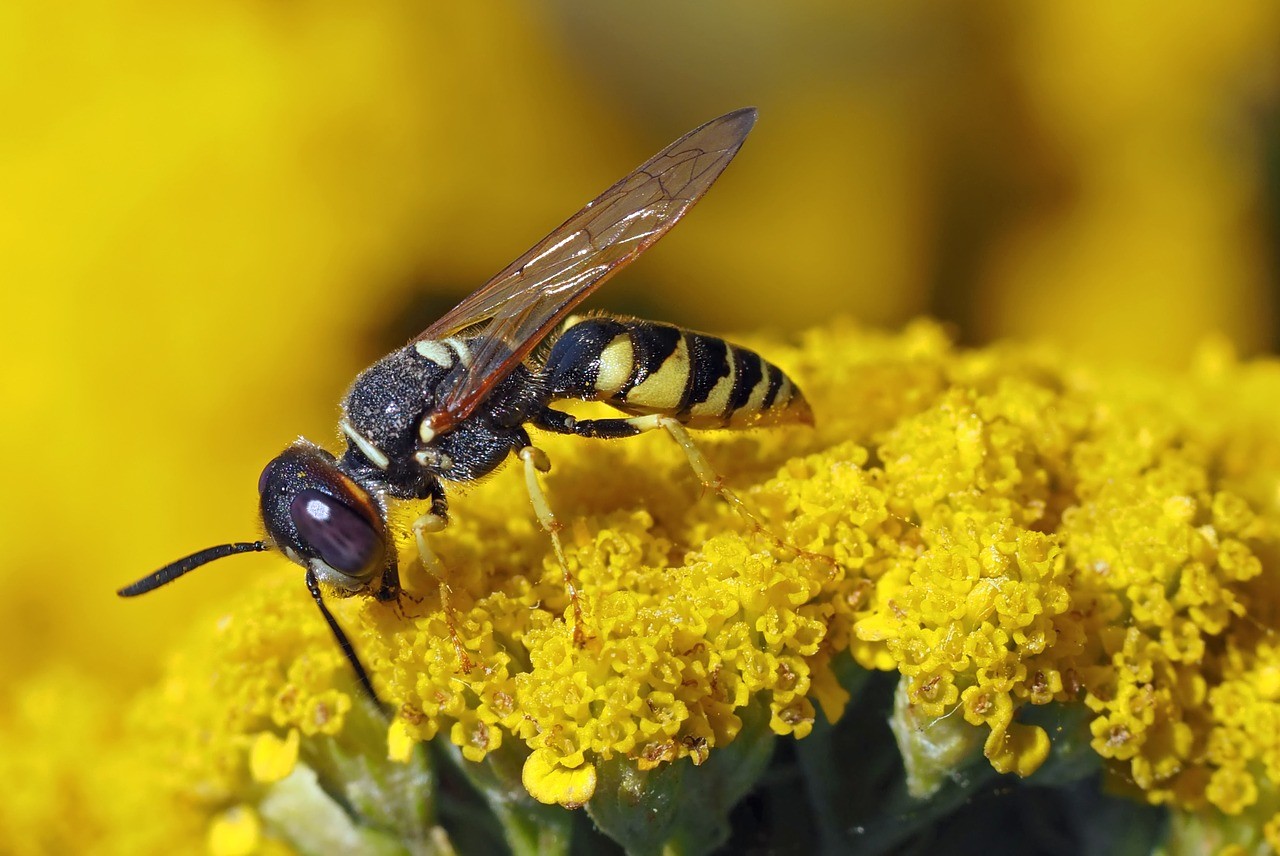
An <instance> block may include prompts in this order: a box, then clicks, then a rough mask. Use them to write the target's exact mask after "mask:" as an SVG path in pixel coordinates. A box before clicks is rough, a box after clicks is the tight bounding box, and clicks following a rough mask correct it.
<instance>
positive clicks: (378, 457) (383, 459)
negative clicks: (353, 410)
mask: <svg viewBox="0 0 1280 856" xmlns="http://www.w3.org/2000/svg"><path fill="white" fill-rule="evenodd" d="M338 427H339V428H341V429H342V433H343V434H346V435H347V436H348V437H349V438H351V442H352V443H355V444H356V448H357V449H359V450H360V452H361V453H362V454H363V455H364V456H365V457H366V458H368V459H369V463H371V464H373V465H374V466H375V467H377V468H378V469H380V470H385V469H386V468H387V467H388V466H390V465H391V460H390V459H389V458H388V457H387V456H386V455H385V454H384V453H383V451H382V450H381V449H379V448H378V447H377V446H375V445H373V444H372V443H370V442H369V441H368V440H367V439H366V438H365V437H364V435H363V434H361V433H360V432H359V431H357V430H356V429H354V428H352V427H351V423H350V422H348V421H347V420H345V419H343V420H342V421H341V422H339V423H338Z"/></svg>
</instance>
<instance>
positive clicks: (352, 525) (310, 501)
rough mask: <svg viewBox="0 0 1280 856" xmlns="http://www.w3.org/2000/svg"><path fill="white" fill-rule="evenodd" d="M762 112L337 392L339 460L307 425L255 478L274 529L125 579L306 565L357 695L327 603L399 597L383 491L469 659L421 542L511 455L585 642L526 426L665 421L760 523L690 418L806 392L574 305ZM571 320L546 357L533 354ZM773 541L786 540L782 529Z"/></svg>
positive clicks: (743, 414)
mask: <svg viewBox="0 0 1280 856" xmlns="http://www.w3.org/2000/svg"><path fill="white" fill-rule="evenodd" d="M754 122H755V111H754V110H750V109H744V110H735V111H734V112H732V113H727V114H725V115H724V116H721V117H719V118H718V119H713V120H712V121H710V122H708V123H706V124H705V125H702V126H701V127H699V128H696V129H694V130H693V131H690V132H689V133H688V134H685V135H684V136H683V137H681V138H680V139H678V140H676V141H675V142H674V143H672V144H671V145H669V146H667V147H666V148H665V149H663V150H662V151H660V152H658V154H656V155H654V156H653V157H652V158H650V159H649V160H647V161H646V162H645V163H643V164H641V165H640V166H639V167H637V168H636V169H635V170H633V171H632V172H631V173H630V174H629V175H628V176H627V177H625V178H624V179H623V180H621V181H619V182H618V183H616V184H615V185H613V186H612V187H611V188H609V189H608V190H606V191H605V192H604V193H603V194H601V195H600V196H599V197H597V198H596V199H595V200H594V201H593V202H590V203H588V204H587V206H586V207H584V208H583V209H582V210H581V211H579V212H578V213H577V214H575V215H573V216H572V217H570V218H569V219H568V220H566V221H565V222H564V223H563V224H562V225H561V226H560V227H559V228H557V229H556V230H555V231H553V232H552V233H551V234H550V235H548V236H547V237H545V238H543V239H542V240H541V241H539V242H538V243H537V244H535V245H534V246H533V247H531V248H530V249H529V250H528V251H527V252H526V253H525V254H524V255H522V256H520V257H519V258H518V259H516V260H515V261H514V262H512V263H511V264H510V265H508V266H507V267H506V268H505V269H504V270H503V271H502V272H500V273H499V274H497V275H496V276H495V277H493V278H492V279H491V280H489V282H487V283H486V284H485V285H483V286H482V287H481V288H479V289H478V290H477V291H475V292H474V293H473V294H471V295H470V296H469V297H467V298H465V299H464V300H462V302H460V303H459V304H458V305H457V306H455V307H454V308H453V309H451V310H450V311H449V312H447V313H445V315H444V316H442V317H441V318H440V319H438V320H437V321H436V322H435V323H433V324H432V325H431V326H430V327H428V328H427V329H426V330H424V331H423V332H422V333H421V334H420V335H419V336H418V337H417V338H416V339H414V340H413V341H412V342H410V343H409V344H408V345H406V346H405V347H403V348H401V349H399V350H397V351H395V352H394V353H392V354H390V355H388V356H386V357H384V358H383V359H381V360H379V361H378V362H377V363H374V364H373V365H372V366H370V367H369V368H368V369H366V370H365V371H364V372H362V373H361V374H360V376H359V377H357V378H356V380H355V382H354V383H353V384H352V385H351V388H350V389H349V390H348V392H347V395H346V397H345V399H344V400H343V404H342V413H343V416H342V420H341V421H340V422H339V428H340V429H341V431H342V433H343V434H344V435H345V437H346V440H347V448H346V449H345V450H344V452H343V454H342V456H341V457H338V458H336V457H334V456H333V455H332V454H330V453H329V452H328V451H326V450H325V449H323V448H321V447H319V446H317V445H315V444H312V443H309V442H307V441H305V440H299V441H297V442H295V443H293V444H292V445H291V446H289V448H287V449H285V451H284V452H282V453H281V454H280V455H278V456H277V457H276V458H275V459H274V460H272V461H271V462H270V463H269V464H268V465H267V467H266V468H265V469H264V470H263V473H262V477H261V478H260V480H259V483H258V493H259V495H260V505H259V509H260V513H261V517H262V524H263V528H264V529H265V531H266V535H265V537H264V538H262V539H260V540H257V541H251V542H250V541H245V542H233V543H229V544H220V545H217V546H214V547H209V548H207V549H204V550H200V551H198V552H196V553H193V554H191V555H189V556H186V557H183V558H181V559H179V560H177V561H175V562H170V563H169V564H168V565H165V566H164V567H162V568H160V569H159V570H158V571H156V572H154V573H152V574H150V575H148V576H146V577H144V578H142V579H140V580H138V581H136V582H134V583H132V584H130V585H127V586H125V587H124V588H122V589H120V590H119V594H120V595H121V596H122V597H134V596H136V595H140V594H144V593H146V592H149V591H152V590H154V589H156V588H158V587H159V586H162V585H165V584H167V583H169V582H171V581H173V580H175V579H177V578H178V577H181V576H183V575H185V574H187V573H189V572H190V571H192V570H194V569H195V568H198V567H201V566H203V565H206V564H208V563H209V562H212V561H216V560H218V559H222V558H225V557H227V556H233V555H237V554H240V553H250V552H262V551H265V550H277V551H279V552H281V553H283V554H284V555H285V556H287V557H288V558H289V559H290V560H292V561H294V562H296V563H297V564H299V565H301V566H302V567H303V568H304V569H305V571H306V585H307V590H308V591H309V592H310V594H311V597H312V599H313V600H314V601H315V603H316V606H317V607H318V608H319V610H320V613H321V615H322V617H323V618H324V620H325V622H326V624H327V625H328V626H329V629H330V631H331V632H332V633H333V636H334V639H335V640H336V641H337V642H338V645H339V646H340V647H341V649H342V652H343V654H344V655H345V656H346V658H347V660H348V661H349V662H350V664H351V667H352V669H353V671H354V673H355V675H356V677H357V679H358V680H359V682H360V684H361V686H362V687H363V688H364V690H365V692H366V693H367V694H368V695H369V696H370V697H371V698H374V699H376V698H377V694H376V693H375V691H374V687H373V683H372V681H371V680H370V679H369V674H368V672H367V671H366V670H365V668H364V666H363V665H362V664H361V662H360V659H359V657H358V656H356V652H355V650H354V649H353V648H352V646H351V642H350V640H349V639H348V638H347V636H346V634H345V633H344V632H343V630H342V627H341V626H340V625H339V624H338V622H337V620H336V619H335V618H334V616H333V614H332V613H331V612H330V611H329V608H328V607H327V606H326V605H325V601H324V596H323V592H322V591H321V585H322V584H324V585H325V586H326V587H329V588H331V589H332V590H333V591H335V592H337V593H338V594H343V595H350V594H357V593H364V592H367V593H369V594H371V595H372V596H373V597H375V598H377V599H378V600H383V601H394V600H396V599H397V598H398V597H399V595H400V590H401V589H400V576H399V567H398V565H397V551H396V544H395V540H394V533H393V532H392V530H391V527H390V526H389V525H388V506H389V500H413V499H417V500H429V508H428V509H424V513H423V514H421V515H420V516H419V517H418V518H417V519H416V520H415V521H414V523H413V524H412V527H411V528H412V534H413V537H414V541H415V542H416V545H417V548H418V556H419V559H420V562H421V565H422V567H423V568H424V569H426V570H427V571H428V572H429V573H430V574H431V575H432V576H433V577H434V578H436V579H437V580H439V582H440V589H439V590H440V600H441V606H442V609H443V610H444V613H445V616H446V625H447V627H448V630H449V634H450V636H451V638H452V641H453V645H454V648H455V650H456V652H457V656H458V664H459V667H460V668H461V669H462V671H464V672H465V671H468V670H469V669H471V668H472V664H471V660H470V658H469V656H468V654H467V651H466V646H465V645H464V640H463V639H462V638H461V636H460V635H459V633H458V632H457V629H456V627H455V626H454V623H453V619H452V612H451V611H450V610H451V607H450V605H449V604H450V600H449V596H450V594H449V593H450V588H449V585H448V583H447V570H446V569H445V567H444V565H443V563H442V562H441V561H440V560H439V558H438V557H437V556H436V555H435V552H434V551H433V550H432V548H431V546H430V544H429V543H428V537H427V536H429V535H431V534H433V533H436V532H439V531H440V530H441V529H443V528H444V527H445V526H446V525H447V523H448V503H447V499H446V491H445V486H446V485H448V484H452V483H458V482H467V481H473V480H475V479H478V478H481V477H483V476H485V475H488V474H489V473H490V472H492V471H493V470H494V469H496V468H497V467H498V466H499V465H500V464H502V463H503V462H504V461H505V460H506V459H507V458H508V457H511V456H514V457H515V458H516V459H517V460H518V461H519V462H520V463H521V465H522V466H523V468H524V476H525V487H526V488H527V490H528V492H529V498H530V501H531V503H532V505H533V511H534V514H535V516H536V517H537V518H538V522H539V524H540V525H541V526H542V528H543V529H544V530H545V531H546V532H547V534H548V535H549V537H550V539H551V544H552V549H553V552H554V553H555V556H556V559H557V562H558V564H559V565H560V568H561V573H562V575H563V581H564V587H565V591H566V593H567V594H568V596H569V608H568V610H567V612H566V622H565V623H566V626H567V627H570V628H572V639H573V642H574V644H575V645H577V646H582V645H584V644H586V640H587V628H586V622H585V619H584V610H583V608H582V603H581V599H582V596H583V595H582V593H581V591H580V590H579V588H578V585H577V583H576V581H575V580H574V579H573V575H572V573H571V571H570V569H569V565H568V563H567V562H566V560H565V554H564V550H563V547H562V545H561V543H560V537H559V534H558V533H559V531H560V529H561V528H562V524H561V523H560V522H559V521H558V520H557V519H556V517H555V514H554V513H553V511H552V509H551V505H550V503H549V502H548V501H547V497H546V495H545V494H544V493H543V491H542V488H541V486H540V485H539V480H538V477H539V474H540V473H545V472H547V471H548V470H549V469H550V466H551V464H550V461H549V460H548V459H547V456H546V454H545V453H543V452H542V450H540V449H538V448H536V447H535V446H534V445H533V443H532V441H531V439H530V437H529V435H528V433H527V431H526V430H525V426H526V425H533V426H536V427H539V428H542V429H545V430H548V431H552V432H556V433H559V434H566V435H574V436H578V437H593V438H600V439H607V438H615V437H631V436H634V435H636V434H639V433H642V432H644V431H654V430H661V431H664V432H665V433H667V434H669V435H670V436H671V437H672V439H673V440H675V442H676V443H677V444H678V445H679V446H680V448H681V449H682V450H683V451H684V453H685V455H686V456H687V457H688V459H689V463H690V465H691V466H692V468H693V470H694V473H695V474H696V475H697V477H698V479H699V481H700V482H701V483H702V484H703V485H704V486H706V487H708V488H710V489H712V490H714V491H716V493H718V494H719V495H720V496H721V497H722V498H723V499H725V500H726V501H728V502H729V503H730V504H732V505H733V506H734V507H735V508H737V509H738V510H739V511H741V512H742V513H743V515H744V516H745V517H747V518H748V519H749V520H751V521H752V522H753V524H755V526H756V528H757V529H758V530H760V531H766V530H765V527H764V526H763V524H761V523H760V522H759V521H757V520H756V519H755V518H754V517H753V516H752V515H751V514H750V512H749V510H747V509H746V506H745V505H744V504H743V503H742V501H741V500H739V499H738V498H737V497H736V496H735V495H734V494H733V492H732V491H730V490H728V489H727V488H726V487H724V485H723V483H722V480H721V479H720V478H719V476H717V475H716V474H715V472H714V470H713V469H712V467H711V465H710V463H709V462H708V461H707V460H706V459H705V458H704V457H703V455H702V453H701V452H700V451H698V449H697V447H696V445H695V444H694V442H693V439H692V438H691V437H690V436H689V434H688V432H687V431H686V430H685V428H686V426H687V427H690V428H750V427H755V426H763V425H777V424H783V423H788V422H793V423H794V422H799V423H812V421H813V420H812V416H811V414H810V411H809V405H808V404H807V403H806V402H805V399H804V396H802V395H801V394H800V391H799V390H798V389H797V388H796V386H795V384H794V383H792V381H791V379H790V378H788V377H787V376H786V375H785V374H783V372H782V371H781V370H780V369H779V368H778V367H777V366H774V365H773V364H772V363H769V362H768V361H766V360H765V359H763V358H762V357H760V356H759V355H758V354H756V353H754V352H753V351H749V350H747V349H746V348H740V347H738V346H736V345H731V344H729V343H728V342H725V341H724V340H722V339H718V338H716V337H714V336H707V335H704V334H702V333H694V332H691V331H688V330H682V329H681V328H679V327H673V326H670V325H667V324H654V323H649V322H646V321H639V320H635V319H625V318H609V317H595V318H587V319H584V320H581V321H578V322H576V323H568V322H566V319H567V318H568V317H569V315H570V313H571V312H572V311H573V309H574V308H575V307H576V306H577V305H578V304H579V303H580V302H581V301H582V300H584V299H585V298H586V297H587V296H588V295H589V294H590V293H591V292H593V291H594V290H595V289H596V288H598V287H599V286H600V285H601V284H602V283H603V282H604V281H605V280H607V279H608V278H609V277H610V276H611V275H612V274H614V273H616V272H617V271H619V270H621V269H622V268H623V267H625V266H626V265H628V264H630V263H631V262H632V261H634V260H635V259H636V258H637V257H638V256H639V255H640V254H641V253H643V252H644V251H645V250H646V249H647V248H648V247H650V246H652V245H653V243H654V242H655V241H657V240H658V239H659V238H661V237H662V236H663V235H664V234H666V232H667V231H668V230H669V229H670V228H671V227H672V226H673V225H674V224H675V223H676V222H677V221H678V220H679V219H680V218H681V217H682V216H684V214H685V212H687V211H688V210H689V208H690V207H691V206H692V205H693V204H694V203H695V202H697V201H698V199H700V198H701V197H702V195H703V194H704V193H705V192H706V190H707V189H708V188H709V187H710V186H711V184H712V183H713V182H714V181H715V180H716V178H717V177H718V176H719V175H720V174H721V172H722V171H723V170H724V168H725V167H726V166H728V164H729V162H730V161H731V160H732V159H733V157H734V155H735V154H737V152H738V149H739V148H740V147H741V146H742V143H743V141H744V140H745V139H746V136H747V134H748V132H749V131H750V130H751V127H752V125H753V124H754ZM562 324H564V325H565V326H564V330H563V332H562V333H561V335H560V336H559V338H558V339H556V340H555V341H554V342H552V343H551V347H550V349H549V351H548V352H547V357H546V359H545V360H539V359H538V358H537V357H536V356H535V354H536V353H537V352H538V351H539V349H540V348H541V347H542V346H543V345H544V343H547V342H548V341H549V339H550V336H551V335H552V331H553V330H555V329H557V328H558V327H560V326H561V325H562ZM565 399H581V400H586V401H602V402H605V403H607V404H609V405H612V406H613V407H615V408H617V409H618V410H620V411H622V415H620V416H619V417H613V418H601V419H581V420H579V419H577V418H575V417H574V416H572V415H570V414H568V413H565V412H562V411H560V410H557V409H555V407H554V406H553V404H554V403H555V402H556V401H557V400H565ZM774 541H775V543H777V544H779V545H780V546H782V547H787V545H786V544H784V543H783V542H782V541H781V540H779V539H777V538H776V537H774Z"/></svg>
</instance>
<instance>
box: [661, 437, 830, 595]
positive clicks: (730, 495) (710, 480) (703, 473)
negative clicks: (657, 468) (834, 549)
mask: <svg viewBox="0 0 1280 856" xmlns="http://www.w3.org/2000/svg"><path fill="white" fill-rule="evenodd" d="M656 418H657V420H658V425H659V427H661V428H665V429H666V431H667V433H668V434H670V435H671V438H672V439H673V440H675V441H676V443H677V445H679V446H680V448H681V449H682V450H683V451H684V455H685V457H686V458H688V459H689V466H691V467H692V468H693V472H694V474H695V475H696V476H697V477H698V481H700V482H702V486H703V487H705V488H710V489H711V490H713V491H715V492H716V493H718V494H719V495H720V498H721V499H723V500H724V501H725V502H727V503H729V504H730V505H732V506H733V507H734V510H736V511H737V512H738V514H740V515H742V517H743V518H744V519H746V520H747V522H749V523H750V524H751V525H752V526H753V527H755V530H756V532H757V533H759V534H760V535H763V536H764V537H765V538H768V539H769V541H771V542H772V543H773V545H774V547H777V548H779V549H781V550H784V551H786V552H793V553H796V554H797V555H799V556H803V557H804V558H806V559H816V560H818V561H820V562H823V563H824V564H827V565H830V566H831V569H832V573H834V572H835V566H836V561H835V559H833V558H831V557H830V556H823V555H822V554H820V553H811V552H809V551H808V550H804V549H801V548H800V547H797V546H795V545H794V544H788V543H787V542H786V541H785V540H784V539H783V538H781V537H780V536H779V535H778V534H777V533H775V532H774V531H773V530H772V529H770V528H769V527H768V526H766V525H765V524H764V521H762V520H760V518H758V517H756V516H755V514H753V513H752V511H751V509H750V508H748V507H747V504H746V503H745V502H743V501H742V500H741V499H740V498H739V497H738V495H737V494H736V493H734V492H733V491H731V490H729V488H727V487H725V484H724V477H723V476H721V475H720V474H719V473H717V472H716V471H715V470H714V469H713V468H712V467H711V462H710V461H708V460H707V459H706V457H705V456H704V455H703V454H702V450H701V449H699V448H698V446H697V444H695V443H694V442H693V438H692V437H690V436H689V430H688V429H687V428H685V427H684V426H683V425H681V424H680V423H679V422H678V421H676V420H675V419H672V418H671V417H670V416H658V417H656Z"/></svg>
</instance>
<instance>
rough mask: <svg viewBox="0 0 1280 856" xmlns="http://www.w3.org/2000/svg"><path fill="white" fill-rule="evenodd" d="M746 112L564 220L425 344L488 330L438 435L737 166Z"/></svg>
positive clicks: (683, 141) (714, 124)
mask: <svg viewBox="0 0 1280 856" xmlns="http://www.w3.org/2000/svg"><path fill="white" fill-rule="evenodd" d="M755 119H756V111H755V110H754V109H752V108H744V109H742V110H736V111H734V112H732V113H728V114H726V115H724V116H721V117H719V118H718V119H712V120H711V121H710V122H708V123H706V124H705V125H703V126H701V127H699V128H696V129H694V130H693V131H690V132H689V133H688V134H685V135H684V136H683V137H681V138H680V139H678V140H676V141H675V142H674V143H672V144H671V145H669V146H667V147H666V148H665V149H663V150H662V151H660V152H658V154H656V155H654V156H653V157H652V158H650V159H649V160H648V161H646V162H645V163H643V164H641V165H640V166H639V167H638V168H636V169H635V170H634V171H633V172H632V173H631V174H630V175H628V176H627V177H626V178H624V179H622V180H621V181H619V182H618V183H617V184H615V185H614V186H613V187H611V188H609V189H608V190H606V191H605V192H604V193H602V194H601V195H600V196H599V197H597V198H596V199H595V200H594V201H592V202H590V203H588V204H587V206H586V207H585V208H583V209H582V210H581V211H579V212H578V213H577V214H574V215H573V216H572V217H570V218H569V219H568V220H566V221H565V222H564V223H563V224H562V225H561V226H560V228H558V229H556V230H555V231H553V232H552V233H551V234H550V235H548V236H547V237H545V238H543V239H542V240H541V241H539V242H538V243H537V244H536V245H534V246H533V247H532V248H531V249H530V250H529V251H528V252H526V253H525V254H524V255H522V256H520V258H518V259H516V260H515V261H514V262H512V263H511V264H510V265H509V266H507V268H506V269H505V270H503V271H502V272H501V273H499V274H498V275H497V276H495V277H494V278H493V279H491V280H489V282H488V283H486V284H485V285H484V286H483V287H481V288H480V289H479V290H477V291H476V292H475V293H474V294H472V295H471V296H470V297H467V298H466V299H465V300H463V301H462V302H461V303H459V304H458V305H457V306H455V307H454V308H453V309H451V310H450V311H449V312H448V313H446V314H445V315H444V317H442V318H441V319H440V320H439V321H437V322H435V323H434V324H432V325H431V326H430V327H428V328H427V329H426V330H425V331H424V332H423V333H422V335H420V336H419V337H418V338H417V339H415V340H414V341H418V340H421V339H442V338H445V337H447V336H449V335H452V334H454V333H457V332H460V331H462V330H465V329H467V328H470V327H476V326H477V325H479V324H481V323H484V322H486V321H488V322H489V323H488V326H487V327H486V328H485V329H484V334H483V336H481V337H480V338H479V339H478V344H477V345H475V347H474V348H473V351H472V359H471V364H470V365H469V366H467V367H465V368H464V369H463V370H462V371H460V372H458V373H457V374H455V375H454V376H453V379H452V382H451V385H450V386H449V387H448V388H447V389H444V390H442V393H443V395H442V396H441V398H440V399H439V403H438V405H437V407H436V410H435V411H434V412H433V413H432V416H431V421H432V425H433V427H434V428H435V429H436V430H437V431H441V430H445V429H447V428H448V427H449V426H450V425H453V424H456V423H457V422H459V421H461V420H463V419H465V418H466V417H467V416H469V415H470V414H471V412H472V411H473V410H474V409H475V407H476V405H478V404H479V403H480V402H481V401H482V400H483V399H484V397H485V395H486V394H488V392H489V390H491V389H492V388H493V385H494V384H496V383H497V382H498V381H499V380H501V379H502V378H504V377H506V375H507V374H509V373H510V372H511V371H512V369H514V368H515V366H517V365H518V364H519V363H520V362H521V361H523V360H524V359H525V358H526V357H527V356H528V355H529V353H530V351H532V350H533V349H534V348H535V347H536V346H537V344H538V343H539V342H540V341H542V339H543V338H545V337H546V336H547V335H548V334H549V333H550V332H551V331H552V330H553V329H555V327H556V325H557V324H559V323H560V321H562V320H563V319H564V317H565V316H566V315H568V314H569V312H571V311H572V310H573V308H574V307H575V306H577V305H578V304H579V303H580V302H582V300H584V299H585V298H586V297H587V295H589V294H590V293H591V292H592V291H594V290H595V289H596V288H598V287H599V286H600V285H601V284H602V283H604V281H605V280H606V279H608V278H609V277H610V276H612V275H613V274H615V273H617V272H618V271H619V270H621V269H622V268H623V267H625V266H626V265H628V264H630V263H631V262H632V261H634V260H635V259H636V257H637V256H639V255H640V254H641V253H643V252H644V251H645V250H646V249H648V248H649V247H650V246H652V245H653V243H654V242H655V241H657V240H658V239H659V238H661V237H662V236H663V235H664V234H666V233H667V230H669V229H670V228H671V227H672V226H674V225H675V224H676V221H678V220H679V219H680V218H681V217H682V216H684V213H685V212H686V211H688V210H689V208H690V207H692V206H693V204H694V203H695V202H697V201H698V199H699V198H701V197H702V194H704V193H706V191H707V188H709V187H710V186H711V185H712V183H713V182H715V180H716V179H717V178H719V177H720V173H721V172H723V171H724V168H725V167H726V166H728V165H729V161H731V160H733V156H734V155H736V154H737V153H738V149H740V148H741V147H742V143H743V141H744V140H745V139H746V136H747V133H748V132H749V131H750V130H751V127H752V125H754V124H755Z"/></svg>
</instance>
